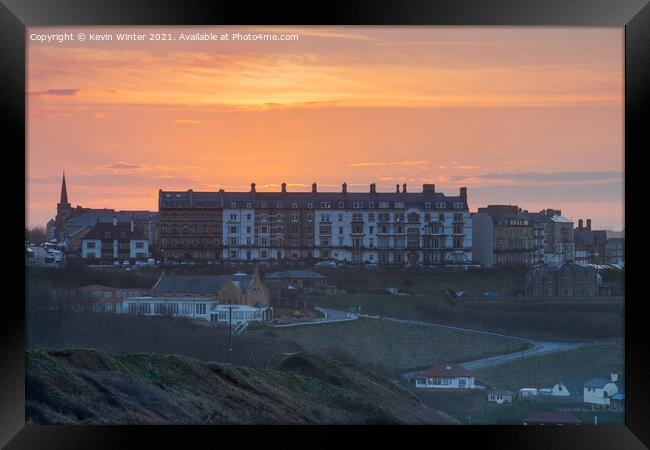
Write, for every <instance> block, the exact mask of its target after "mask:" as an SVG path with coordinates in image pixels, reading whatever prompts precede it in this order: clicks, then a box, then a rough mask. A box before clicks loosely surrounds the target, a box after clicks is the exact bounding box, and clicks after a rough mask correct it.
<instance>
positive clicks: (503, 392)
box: [490, 389, 515, 395]
mask: <svg viewBox="0 0 650 450" xmlns="http://www.w3.org/2000/svg"><path fill="white" fill-rule="evenodd" d="M490 394H494V395H514V394H515V393H514V392H512V391H509V390H507V389H493V390H491V391H490Z"/></svg>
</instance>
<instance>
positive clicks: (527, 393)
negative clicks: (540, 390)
mask: <svg viewBox="0 0 650 450" xmlns="http://www.w3.org/2000/svg"><path fill="white" fill-rule="evenodd" d="M536 396H537V388H521V389H519V398H531V397H536Z"/></svg>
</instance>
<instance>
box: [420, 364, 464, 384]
mask: <svg viewBox="0 0 650 450" xmlns="http://www.w3.org/2000/svg"><path fill="white" fill-rule="evenodd" d="M414 378H415V387H417V388H428V389H474V388H475V387H476V386H475V385H474V375H472V374H471V373H470V372H469V371H468V370H467V369H465V368H464V367H463V366H461V365H460V364H435V365H433V366H431V367H430V368H429V369H427V370H423V371H421V372H417V373H416V374H415V376H414Z"/></svg>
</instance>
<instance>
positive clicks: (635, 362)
mask: <svg viewBox="0 0 650 450" xmlns="http://www.w3.org/2000/svg"><path fill="white" fill-rule="evenodd" d="M155 24H158V25H191V24H196V25H202V24H205V25H236V24H241V25H261V24H282V25H294V24H295V25H317V24H318V25H339V24H340V25H522V26H614V27H625V167H626V169H625V175H626V176H625V195H626V199H625V203H626V204H635V206H636V203H634V202H633V200H632V199H633V198H634V197H639V198H641V196H642V195H643V193H644V190H643V188H642V186H643V184H641V183H643V181H642V180H643V178H642V177H643V175H642V173H641V171H643V170H644V167H643V162H644V160H643V159H642V157H643V152H644V150H647V143H648V142H649V141H650V140H649V139H648V134H649V133H648V129H649V128H650V127H647V123H646V122H644V121H643V119H642V117H647V114H644V113H647V112H648V92H649V90H650V65H649V60H650V58H648V55H650V6H649V5H648V1H647V0H618V1H616V0H591V1H590V0H580V1H577V0H574V1H570V0H545V1H543V2H542V1H535V0H507V1H496V0H456V1H451V0H449V1H432V0H428V1H427V0H410V1H403V2H395V1H389V0H384V1H378V0H356V1H353V0H350V1H340V0H339V1H322V2H318V3H314V2H302V3H299V4H298V3H295V4H294V3H291V4H287V3H283V4H281V3H279V2H261V3H260V4H259V5H257V4H255V5H253V4H248V3H246V2H234V1H231V2H225V1H220V0H219V1H216V0H212V1H210V0H202V1H191V2H189V1H172V0H141V1H137V2H136V1H129V0H112V1H109V0H49V1H48V0H1V2H0V33H2V36H1V37H0V58H2V63H1V64H0V67H2V72H3V75H4V76H5V77H4V78H5V80H4V83H2V97H3V108H2V117H3V119H4V120H3V122H4V123H5V125H7V127H6V129H7V132H6V134H5V136H4V141H5V142H6V143H7V144H6V145H7V147H5V150H9V151H10V153H13V154H14V155H18V157H17V158H16V161H15V162H14V163H12V164H11V166H9V165H8V164H7V165H5V174H4V177H3V179H4V180H5V181H6V182H7V183H8V184H9V186H6V187H5V192H7V193H11V195H9V196H8V197H7V198H5V207H6V208H8V209H9V210H12V209H13V208H15V210H14V211H15V212H17V211H23V213H24V211H25V210H24V208H25V205H24V201H23V200H24V196H23V198H20V195H18V193H19V192H23V193H24V191H23V189H24V188H25V186H24V181H21V180H20V179H19V177H20V170H18V168H22V169H23V171H24V170H25V169H26V167H25V158H24V157H23V158H21V157H20V155H21V151H25V149H26V147H25V27H27V26H47V25H51V26H60V25H70V26H72V25H155ZM644 123H645V124H646V126H645V127H644V126H643V125H644ZM644 144H645V148H644V147H643V145H644ZM8 167H10V170H7V168H8ZM635 180H636V182H637V183H638V184H639V186H641V187H640V188H639V189H638V190H636V189H635V188H634V186H633V184H634V182H635ZM628 196H631V199H628ZM14 203H15V204H14ZM640 204H641V205H642V203H640ZM630 209H631V208H626V209H625V226H626V232H627V235H628V236H631V238H632V239H634V240H635V242H634V243H635V245H632V246H626V249H625V255H626V266H627V267H626V279H625V283H626V308H625V386H626V391H627V392H626V411H625V426H598V427H593V426H581V427H523V426H522V427H515V426H481V427H477V426H463V427H453V426H435V428H429V427H339V426H337V427H266V426H261V427H247V426H246V427H218V428H217V427H177V426H173V427H151V426H146V427H125V426H122V427H120V426H104V427H90V426H38V425H25V408H24V406H25V381H24V380H25V377H24V375H25V373H24V372H25V368H24V362H25V358H24V351H25V314H24V303H21V302H20V301H19V299H20V298H21V294H20V292H23V293H24V284H23V285H22V286H20V285H19V282H18V281H17V280H19V279H20V276H19V275H18V276H16V277H8V278H6V279H5V283H6V284H11V283H13V285H14V287H15V288H16V290H17V294H16V295H15V296H6V297H5V299H4V309H3V314H0V317H2V321H3V326H2V327H1V328H0V348H1V349H2V363H1V364H0V405H1V406H0V445H5V444H6V446H7V447H6V448H17V449H23V448H127V447H131V446H134V445H135V442H136V441H135V439H146V442H147V444H149V445H152V446H153V445H155V444H162V445H164V446H169V445H170V444H171V443H172V442H178V443H182V445H183V446H186V447H188V446H190V445H192V443H194V442H196V441H197V440H204V439H207V440H208V441H207V442H213V443H214V446H216V445H221V443H222V442H221V439H223V435H224V434H225V435H232V436H233V437H234V436H239V437H240V438H241V437H242V436H244V437H245V439H246V443H248V442H249V441H250V439H251V437H255V438H256V439H257V440H259V441H260V442H268V441H274V442H279V443H284V445H287V444H288V445H301V444H304V443H306V442H308V440H312V441H314V442H318V444H319V445H324V444H326V443H331V444H340V442H341V441H340V439H341V434H346V435H347V434H348V433H350V432H355V433H358V434H361V435H363V437H364V438H366V437H367V438H373V439H376V440H384V439H386V438H388V437H389V436H390V437H395V438H397V439H399V440H400V441H401V442H403V443H409V444H407V445H425V444H427V443H429V445H435V444H436V443H442V439H443V438H451V439H453V442H454V445H458V444H461V443H462V442H463V441H465V440H467V439H472V440H474V439H476V441H477V443H478V444H479V445H484V446H485V445H487V446H494V447H500V448H585V449H586V448H590V449H595V448H619V449H622V448H626V449H627V448H647V447H646V446H648V445H650V427H648V424H650V415H649V414H648V410H649V403H650V392H649V389H648V384H649V383H650V376H649V371H648V350H647V344H646V341H645V340H644V339H643V335H644V334H645V333H644V331H645V330H644V328H646V327H647V326H646V324H647V323H648V321H649V319H650V318H649V317H648V307H647V300H646V299H645V298H644V296H643V295H641V294H642V292H641V291H640V289H641V286H642V284H641V283H640V282H637V283H631V278H632V274H633V273H635V272H636V271H637V269H635V267H637V266H638V264H639V263H640V261H641V256H640V255H639V254H640V253H641V251H642V249H643V244H642V243H639V242H638V241H637V240H640V239H642V237H641V236H640V232H639V229H640V227H641V224H640V223H641V221H642V220H643V219H642V215H641V214H640V213H641V212H643V207H642V206H641V207H639V206H637V207H636V208H635V210H632V211H630ZM14 211H12V212H14ZM10 215H11V216H13V217H15V218H16V219H15V220H14V222H15V224H14V223H13V222H12V225H13V226H11V227H10V234H12V235H14V236H12V237H9V239H8V241H9V242H15V243H16V244H15V245H16V253H15V254H16V255H19V254H21V253H18V252H19V251H20V252H24V249H23V248H22V243H20V241H19V240H17V239H15V233H17V231H18V222H19V221H20V219H18V217H19V214H16V213H14V214H10ZM23 217H24V215H23ZM23 225H24V221H23V223H21V225H20V226H21V227H22V226H23ZM626 242H627V241H626ZM18 247H20V248H18ZM12 248H13V247H12ZM10 259H12V261H14V262H13V264H18V259H15V260H14V259H13V258H10ZM638 270H639V271H640V270H642V269H638ZM634 293H636V294H639V295H638V296H636V297H635V296H634V295H633V294H634ZM23 295H24V294H23ZM10 299H11V300H13V301H9V300H10ZM413 432H416V433H417V434H418V435H420V436H418V437H419V438H424V441H421V442H422V444H418V443H416V441H415V438H412V437H411V436H412V433H413ZM314 433H315V434H317V435H318V436H317V437H315V436H313V435H312V434H314ZM407 433H408V434H407ZM143 442H144V441H143ZM402 445H403V444H402Z"/></svg>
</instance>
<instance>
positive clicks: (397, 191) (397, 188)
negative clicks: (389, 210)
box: [395, 183, 399, 194]
mask: <svg viewBox="0 0 650 450" xmlns="http://www.w3.org/2000/svg"><path fill="white" fill-rule="evenodd" d="M395 192H396V193H397V194H399V183H398V184H396V185H395Z"/></svg>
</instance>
